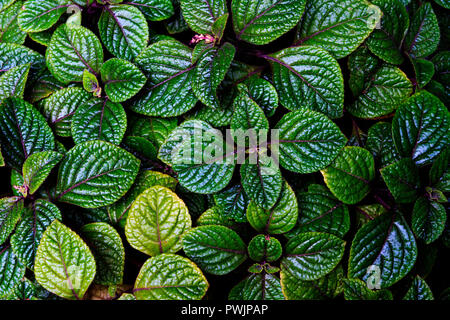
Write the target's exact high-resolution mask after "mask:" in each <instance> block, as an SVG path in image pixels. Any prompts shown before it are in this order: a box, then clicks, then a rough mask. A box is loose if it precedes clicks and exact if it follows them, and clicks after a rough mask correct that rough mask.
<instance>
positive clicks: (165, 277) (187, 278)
mask: <svg viewBox="0 0 450 320" xmlns="http://www.w3.org/2000/svg"><path fill="white" fill-rule="evenodd" d="M208 287H209V283H208V281H207V280H206V278H205V276H204V275H203V273H202V271H201V270H200V269H199V268H198V267H197V266H196V265H195V264H194V263H193V262H192V261H190V260H189V259H186V258H184V257H181V256H178V255H175V254H166V253H165V254H161V255H158V256H156V257H152V258H150V259H148V260H147V261H146V262H145V263H144V265H143V266H142V268H141V271H140V272H139V275H138V277H137V279H136V283H135V285H134V290H133V292H134V295H135V296H136V299H137V300H201V299H202V298H203V296H204V295H205V293H206V291H207V290H208Z"/></svg>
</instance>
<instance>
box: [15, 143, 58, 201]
mask: <svg viewBox="0 0 450 320" xmlns="http://www.w3.org/2000/svg"><path fill="white" fill-rule="evenodd" d="M62 158H63V155H62V154H60V153H58V152H56V151H42V152H36V153H33V154H32V155H30V156H29V157H28V158H27V159H26V160H25V162H24V164H23V168H22V175H23V180H24V186H25V187H26V188H27V189H29V194H33V193H35V192H36V191H37V189H39V187H40V186H41V184H42V183H43V182H44V181H45V179H47V177H48V175H49V174H50V171H51V170H52V169H53V167H54V166H56V165H57V164H58V162H59V161H61V159H62Z"/></svg>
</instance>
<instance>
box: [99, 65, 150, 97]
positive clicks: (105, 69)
mask: <svg viewBox="0 0 450 320" xmlns="http://www.w3.org/2000/svg"><path fill="white" fill-rule="evenodd" d="M101 73H102V81H103V83H104V84H105V93H106V94H107V96H108V98H109V99H110V100H111V101H112V102H123V101H125V100H128V99H130V98H131V97H133V96H134V95H136V93H138V92H139V90H141V89H142V87H143V86H144V84H145V82H146V80H147V79H146V78H145V76H144V75H143V74H142V72H141V71H140V70H139V69H138V68H137V67H136V66H135V65H134V64H132V63H131V62H128V61H126V60H122V59H116V58H113V59H110V60H108V61H106V62H105V63H104V64H103V65H102V69H101Z"/></svg>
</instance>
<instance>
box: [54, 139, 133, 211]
mask: <svg viewBox="0 0 450 320" xmlns="http://www.w3.org/2000/svg"><path fill="white" fill-rule="evenodd" d="M139 164H140V162H139V160H137V159H136V158H135V157H134V156H133V155H131V154H130V153H128V152H126V151H125V150H123V149H121V148H119V147H116V146H114V145H112V144H110V143H107V142H104V141H101V140H94V141H88V142H84V143H80V144H78V145H76V146H75V147H73V148H72V149H71V150H69V151H68V152H67V154H66V155H65V157H64V159H63V161H62V162H61V165H60V167H59V172H58V184H57V186H56V194H57V199H58V200H60V201H64V202H68V203H71V204H75V205H78V206H81V207H84V208H98V207H102V206H106V205H109V204H112V203H114V202H116V201H117V200H119V199H120V198H121V197H122V196H123V195H124V194H125V193H126V192H127V191H128V189H129V188H130V187H131V185H132V184H133V181H134V179H135V178H136V175H137V173H138V170H139Z"/></svg>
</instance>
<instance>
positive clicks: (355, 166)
mask: <svg viewBox="0 0 450 320" xmlns="http://www.w3.org/2000/svg"><path fill="white" fill-rule="evenodd" d="M321 172H322V175H323V179H324V180H325V184H326V185H327V187H328V188H329V189H330V191H331V192H332V193H333V194H334V195H335V196H336V198H338V199H339V200H341V201H342V202H344V203H346V204H356V203H358V202H360V201H361V200H362V199H364V197H365V196H366V195H367V194H368V193H369V191H370V186H369V183H370V181H372V180H373V179H374V178H375V161H374V159H373V156H372V154H370V152H369V151H367V150H365V149H363V148H360V147H345V148H344V149H343V150H342V152H341V153H340V154H339V155H338V157H337V158H336V159H335V160H334V161H333V162H332V163H331V164H330V165H329V166H328V167H327V168H325V169H323V170H322V171H321Z"/></svg>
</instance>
